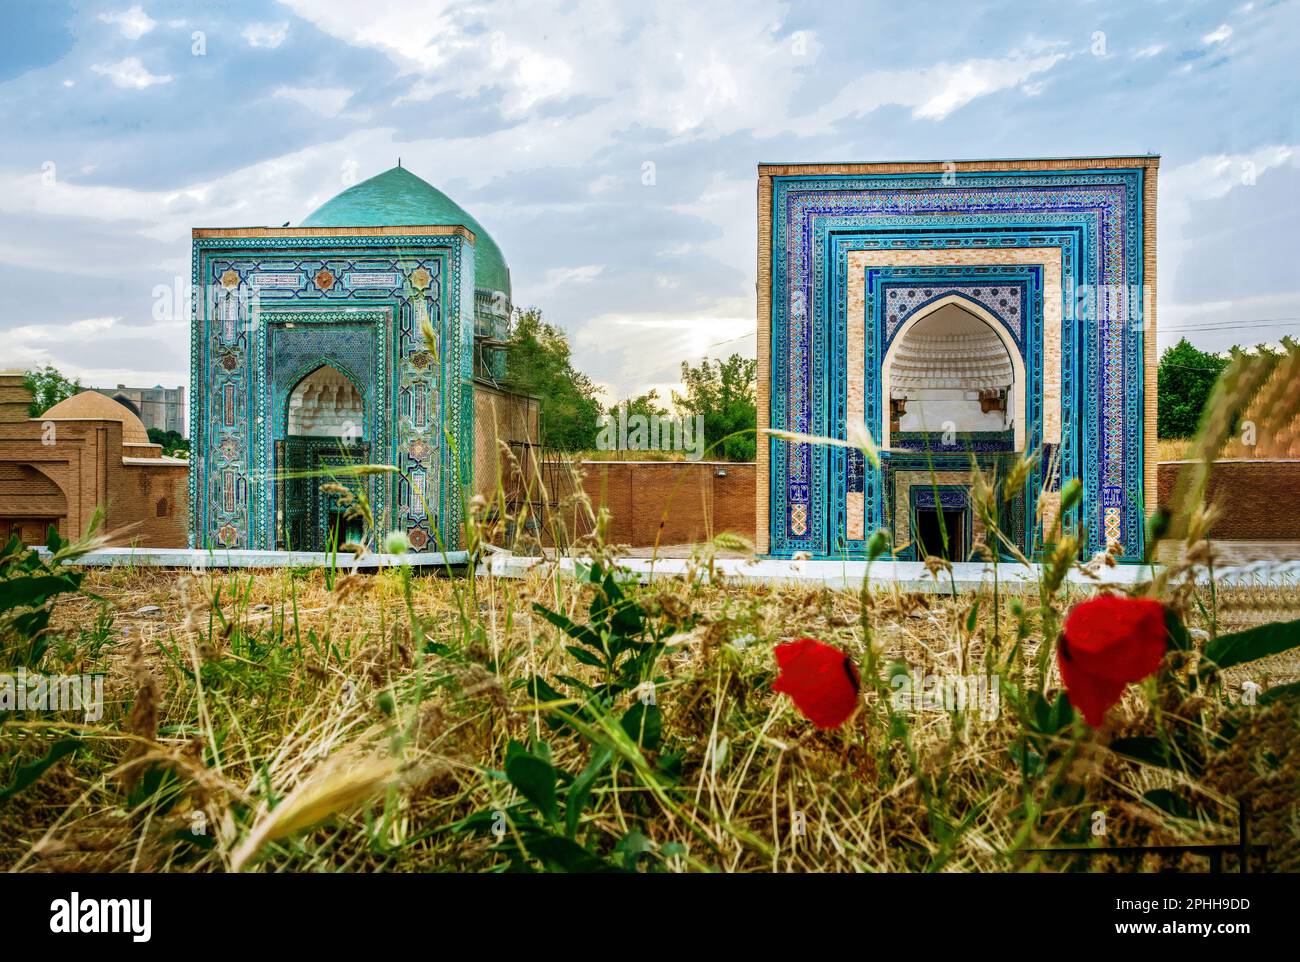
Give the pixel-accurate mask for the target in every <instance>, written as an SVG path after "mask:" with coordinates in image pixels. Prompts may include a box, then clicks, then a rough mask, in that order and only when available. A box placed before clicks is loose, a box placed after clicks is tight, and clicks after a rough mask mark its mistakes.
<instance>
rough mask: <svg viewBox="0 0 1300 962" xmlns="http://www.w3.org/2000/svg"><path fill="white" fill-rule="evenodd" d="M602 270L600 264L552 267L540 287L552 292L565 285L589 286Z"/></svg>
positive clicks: (602, 266)
mask: <svg viewBox="0 0 1300 962" xmlns="http://www.w3.org/2000/svg"><path fill="white" fill-rule="evenodd" d="M604 269H605V268H604V265H602V264H585V265H583V266H582V267H554V268H551V269H550V270H548V271H547V272H546V279H545V281H543V282H542V287H543V288H548V289H551V290H554V289H555V288H557V287H562V286H564V285H565V284H590V283H591V282H592V281H594V280H595V279H596V278H597V277H599V276H600V274H601V272H602V271H604Z"/></svg>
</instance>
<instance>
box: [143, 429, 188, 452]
mask: <svg viewBox="0 0 1300 962" xmlns="http://www.w3.org/2000/svg"><path fill="white" fill-rule="evenodd" d="M149 440H150V441H151V442H152V443H154V444H159V445H162V449H163V454H170V455H176V454H187V453H188V452H189V450H190V441H189V438H185V437H182V436H181V433H180V432H179V431H164V430H163V429H162V428H149Z"/></svg>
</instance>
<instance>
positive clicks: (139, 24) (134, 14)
mask: <svg viewBox="0 0 1300 962" xmlns="http://www.w3.org/2000/svg"><path fill="white" fill-rule="evenodd" d="M99 19H100V20H101V21H102V22H104V23H115V24H117V28H118V29H119V30H121V31H122V36H124V37H126V38H127V39H129V40H139V39H140V38H141V37H143V36H144V35H145V34H146V33H148V32H149V31H150V30H152V29H153V28H154V27H156V26H157V21H155V20H152V19H150V17H149V15H148V14H147V13H145V12H144V10H143V9H142V8H141V7H140V5H139V4H138V3H137V4H135V5H134V6H132V7H130V8H129V9H126V10H118V11H114V12H111V13H101V14H100V15H99Z"/></svg>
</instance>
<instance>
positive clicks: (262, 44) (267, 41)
mask: <svg viewBox="0 0 1300 962" xmlns="http://www.w3.org/2000/svg"><path fill="white" fill-rule="evenodd" d="M288 35H289V25H288V24H287V23H284V22H283V21H282V22H280V23H250V24H249V25H248V26H246V27H245V28H244V29H243V31H242V32H241V33H240V36H241V37H243V38H244V40H245V41H246V42H247V43H248V45H249V46H250V47H258V48H261V49H265V50H274V49H275V48H276V47H278V46H280V44H282V43H284V39H285V37H287V36H288Z"/></svg>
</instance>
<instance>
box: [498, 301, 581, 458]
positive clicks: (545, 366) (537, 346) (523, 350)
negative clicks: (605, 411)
mask: <svg viewBox="0 0 1300 962" xmlns="http://www.w3.org/2000/svg"><path fill="white" fill-rule="evenodd" d="M506 381H507V382H508V383H509V385H510V387H512V388H513V389H514V390H516V391H522V392H523V393H525V394H533V395H536V396H537V397H539V398H541V411H540V422H541V423H540V425H539V429H540V432H541V443H542V444H545V445H548V446H549V447H553V448H558V449H560V450H562V451H581V450H587V449H590V448H591V447H593V446H594V444H595V441H596V429H597V423H596V422H597V418H599V417H600V400H599V399H598V398H597V396H596V393H597V392H596V386H595V385H594V384H592V383H591V379H590V378H588V377H587V375H585V374H583V373H582V372H581V371H578V370H576V369H575V368H574V366H573V358H572V354H571V351H570V349H569V340H568V337H567V336H566V335H565V333H564V331H563V330H561V329H560V328H558V327H556V326H555V325H553V324H548V323H547V322H546V321H544V320H543V319H542V312H541V311H539V310H537V309H536V308H529V309H528V310H526V311H516V312H515V316H514V319H513V322H512V323H511V326H510V336H509V338H508V339H507V340H506Z"/></svg>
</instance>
